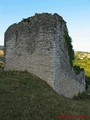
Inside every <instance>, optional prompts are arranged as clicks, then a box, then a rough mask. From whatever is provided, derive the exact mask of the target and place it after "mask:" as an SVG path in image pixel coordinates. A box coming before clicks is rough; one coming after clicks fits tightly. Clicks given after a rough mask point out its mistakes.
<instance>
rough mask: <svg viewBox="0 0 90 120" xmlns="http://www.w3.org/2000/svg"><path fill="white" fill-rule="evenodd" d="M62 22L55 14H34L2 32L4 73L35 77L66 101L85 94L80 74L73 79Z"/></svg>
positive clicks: (82, 75)
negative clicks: (18, 72)
mask: <svg viewBox="0 0 90 120" xmlns="http://www.w3.org/2000/svg"><path fill="white" fill-rule="evenodd" d="M64 31H67V27H66V22H65V21H64V20H63V18H62V17H61V16H59V15H58V14H54V15H52V14H48V13H43V14H35V16H33V17H29V18H27V19H23V20H22V21H21V22H19V23H18V24H13V25H12V26H10V27H9V28H8V29H7V31H6V32H5V70H18V71H25V70H27V71H28V72H30V73H32V74H35V75H37V76H38V77H40V78H42V79H43V80H44V81H46V82H47V83H48V84H49V85H50V86H51V87H53V89H54V90H55V91H56V92H57V93H59V94H62V95H64V96H66V97H69V98H71V97H73V96H74V95H77V94H78V93H79V92H83V91H85V78H84V73H81V74H80V75H76V74H75V73H74V71H73V68H72V67H71V66H70V63H69V56H68V50H67V44H66V42H65V40H64Z"/></svg>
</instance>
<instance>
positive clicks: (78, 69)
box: [73, 65, 84, 74]
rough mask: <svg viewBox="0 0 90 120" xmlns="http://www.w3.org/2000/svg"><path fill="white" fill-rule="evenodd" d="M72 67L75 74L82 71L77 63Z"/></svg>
mask: <svg viewBox="0 0 90 120" xmlns="http://www.w3.org/2000/svg"><path fill="white" fill-rule="evenodd" d="M73 68H74V71H75V73H76V74H80V72H81V71H84V69H83V68H80V66H77V65H74V66H73Z"/></svg>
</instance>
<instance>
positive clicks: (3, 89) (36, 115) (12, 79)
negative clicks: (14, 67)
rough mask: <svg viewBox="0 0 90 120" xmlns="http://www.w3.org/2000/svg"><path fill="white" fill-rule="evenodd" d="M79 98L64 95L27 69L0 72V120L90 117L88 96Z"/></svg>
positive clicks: (48, 119)
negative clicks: (60, 116)
mask: <svg viewBox="0 0 90 120" xmlns="http://www.w3.org/2000/svg"><path fill="white" fill-rule="evenodd" d="M87 92H88V93H90V90H88V91H87ZM81 98H82V99H79V100H70V99H67V98H64V97H62V96H60V95H58V94H56V93H55V92H54V91H53V90H52V88H51V87H49V85H47V84H46V83H45V82H44V81H42V80H41V79H40V78H38V77H36V76H33V75H31V74H30V73H27V72H0V120H58V119H59V118H55V116H58V115H87V116H89V118H88V119H87V120H90V96H88V95H85V94H84V97H83V96H82V97H81ZM60 120H63V119H60ZM64 120H67V119H64ZM78 120H80V119H78ZM83 120H84V119H83ZM85 120H86V119H85Z"/></svg>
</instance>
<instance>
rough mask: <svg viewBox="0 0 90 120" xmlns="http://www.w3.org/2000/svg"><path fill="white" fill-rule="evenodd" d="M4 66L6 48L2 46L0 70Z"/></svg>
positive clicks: (0, 47)
mask: <svg viewBox="0 0 90 120" xmlns="http://www.w3.org/2000/svg"><path fill="white" fill-rule="evenodd" d="M3 65H4V47H3V46H0V68H1V67H3Z"/></svg>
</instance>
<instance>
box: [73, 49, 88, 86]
mask: <svg viewBox="0 0 90 120" xmlns="http://www.w3.org/2000/svg"><path fill="white" fill-rule="evenodd" d="M82 53H84V54H85V53H86V52H80V51H79V52H78V51H77V52H75V60H74V65H77V66H80V68H84V71H85V76H86V82H87V84H89V85H90V59H87V58H84V59H79V55H80V54H82Z"/></svg>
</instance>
